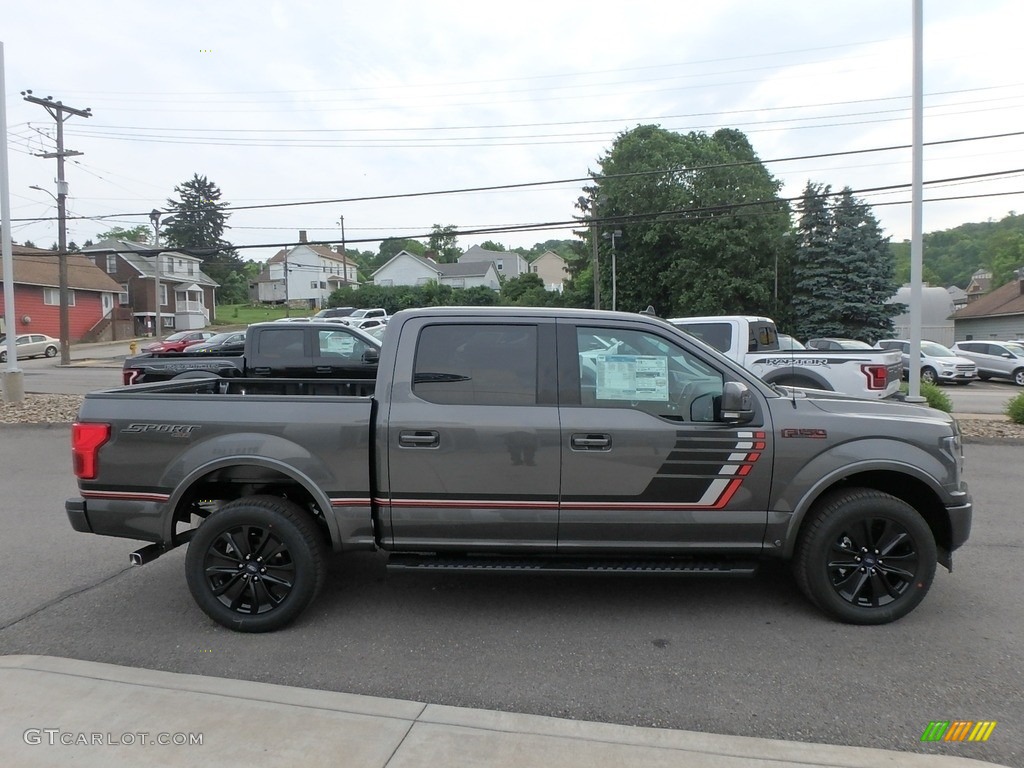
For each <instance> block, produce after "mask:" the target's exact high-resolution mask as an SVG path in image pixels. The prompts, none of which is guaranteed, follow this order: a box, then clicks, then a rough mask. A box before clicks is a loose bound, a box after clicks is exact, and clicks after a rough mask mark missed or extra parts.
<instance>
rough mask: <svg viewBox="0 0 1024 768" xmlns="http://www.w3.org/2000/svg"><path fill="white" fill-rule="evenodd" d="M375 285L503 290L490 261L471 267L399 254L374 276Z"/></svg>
mask: <svg viewBox="0 0 1024 768" xmlns="http://www.w3.org/2000/svg"><path fill="white" fill-rule="evenodd" d="M372 279H373V282H374V285H425V284H427V283H439V284H440V285H450V286H452V287H453V288H473V287H475V286H479V285H482V286H486V287H487V288H490V289H492V290H495V291H496V290H498V289H499V288H500V287H501V281H500V279H499V278H498V272H497V270H496V269H495V266H494V263H493V262H490V261H479V262H471V263H467V264H439V263H438V262H436V261H434V260H433V259H432V258H430V257H429V256H417V255H416V254H414V253H409V251H399V252H398V253H397V254H395V255H394V256H393V257H392V258H391V259H390V260H389V261H388V262H387V264H385V265H384V266H382V267H381V268H380V269H378V270H377V271H376V272H374V273H373V276H372Z"/></svg>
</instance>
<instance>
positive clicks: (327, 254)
mask: <svg viewBox="0 0 1024 768" xmlns="http://www.w3.org/2000/svg"><path fill="white" fill-rule="evenodd" d="M299 248H308V249H309V250H311V251H312V252H313V253H315V254H316V255H317V256H322V257H323V258H325V259H330V260H331V261H337V262H338V263H340V264H352V263H354V262H353V261H352V259H350V258H349V257H348V256H346V255H345V254H343V253H338V252H337V251H334V250H331V249H330V248H328V247H327V246H326V245H310V244H309V243H302V244H301V245H297V246H295V247H294V248H282V249H281V250H280V251H278V252H277V253H275V254H274V255H273V256H271V257H270V258H269V259H267V263H268V264H269V263H270V262H274V263H275V264H276V263H278V262H282V261H284V257H285V256H287V255H288V254H290V253H292V252H293V251H296V250H298V249H299Z"/></svg>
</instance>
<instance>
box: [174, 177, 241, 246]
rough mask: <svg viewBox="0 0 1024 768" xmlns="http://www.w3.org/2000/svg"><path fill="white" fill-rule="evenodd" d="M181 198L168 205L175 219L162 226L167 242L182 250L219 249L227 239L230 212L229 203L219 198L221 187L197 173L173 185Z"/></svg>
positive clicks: (225, 243)
mask: <svg viewBox="0 0 1024 768" xmlns="http://www.w3.org/2000/svg"><path fill="white" fill-rule="evenodd" d="M174 191H175V193H177V195H178V198H179V199H174V198H168V200H167V207H168V209H169V213H170V215H171V216H173V217H174V220H173V221H171V222H170V223H169V224H166V225H165V226H163V227H162V228H161V231H160V234H161V236H162V237H163V238H164V242H165V243H166V244H167V245H168V246H170V247H172V248H177V249H179V250H182V251H188V250H190V249H193V250H196V249H198V250H202V251H206V250H208V249H213V248H219V247H221V246H224V245H228V243H227V242H226V241H225V240H224V230H225V229H226V228H227V219H228V216H229V214H227V213H225V212H224V209H225V208H227V203H222V202H221V201H220V198H221V191H220V188H219V187H218V186H217V185H216V184H214V183H213V182H212V181H210V180H209V179H207V178H206V177H205V176H200V175H199V174H198V173H197V174H194V175H193V176H192V178H191V179H189V180H188V181H186V182H184V183H182V184H179V185H177V186H176V187H175V188H174Z"/></svg>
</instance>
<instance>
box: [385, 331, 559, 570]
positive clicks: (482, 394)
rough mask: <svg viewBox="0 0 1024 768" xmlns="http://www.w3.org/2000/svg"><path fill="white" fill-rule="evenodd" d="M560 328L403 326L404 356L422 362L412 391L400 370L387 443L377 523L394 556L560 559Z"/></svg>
mask: <svg viewBox="0 0 1024 768" xmlns="http://www.w3.org/2000/svg"><path fill="white" fill-rule="evenodd" d="M554 328H555V327H554V323H553V322H551V321H544V320H535V321H531V322H513V321H509V320H490V321H486V320H480V321H473V320H470V319H462V318H458V319H455V318H453V319H450V320H448V319H446V320H445V321H437V320H434V321H426V320H422V321H410V322H407V323H406V324H405V325H404V326H403V333H402V336H401V339H400V346H399V348H398V351H397V354H398V359H399V360H411V359H415V363H414V368H413V373H412V381H406V380H403V379H402V375H401V373H400V372H399V371H398V370H396V371H395V378H394V381H393V384H392V392H391V393H390V403H389V404H388V405H387V406H386V407H387V410H388V412H387V414H386V418H387V433H386V438H385V440H384V441H381V442H383V443H384V444H385V445H386V450H387V464H386V475H385V477H384V478H383V480H382V483H381V485H382V495H383V496H384V498H383V499H381V500H380V501H381V502H382V514H381V518H382V521H383V522H384V539H385V541H386V542H387V543H388V544H389V545H390V546H393V547H394V549H396V550H404V551H425V550H427V551H439V550H446V551H460V552H472V551H474V550H476V549H481V550H486V551H488V552H494V551H501V550H503V549H507V550H515V551H518V552H522V551H524V550H525V551H532V552H553V551H554V549H555V535H556V531H557V526H558V484H559V475H560V471H559V469H560V467H559V464H560V460H561V456H560V449H559V429H558V407H557V405H556V395H555V391H554V382H555V373H554V365H553V358H554ZM413 345H415V347H413ZM414 355H415V358H414ZM378 394H379V393H378ZM384 415H385V414H382V416H384Z"/></svg>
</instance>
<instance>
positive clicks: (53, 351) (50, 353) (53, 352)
mask: <svg viewBox="0 0 1024 768" xmlns="http://www.w3.org/2000/svg"><path fill="white" fill-rule="evenodd" d="M43 354H44V355H46V356H47V357H56V356H57V348H56V347H54V346H52V345H51V346H49V347H47V348H46V351H45V352H44V353H43Z"/></svg>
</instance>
